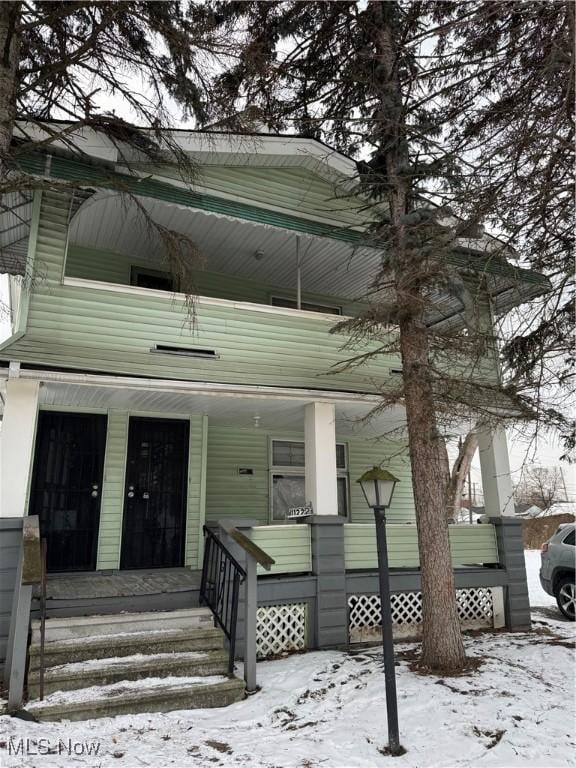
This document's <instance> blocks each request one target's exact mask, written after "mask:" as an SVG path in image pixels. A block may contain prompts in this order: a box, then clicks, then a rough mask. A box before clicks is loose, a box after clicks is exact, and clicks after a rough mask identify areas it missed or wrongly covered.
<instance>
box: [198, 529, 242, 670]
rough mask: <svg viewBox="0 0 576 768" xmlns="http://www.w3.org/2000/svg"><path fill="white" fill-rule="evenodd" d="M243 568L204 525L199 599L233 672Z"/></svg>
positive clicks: (229, 668)
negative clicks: (221, 637)
mask: <svg viewBox="0 0 576 768" xmlns="http://www.w3.org/2000/svg"><path fill="white" fill-rule="evenodd" d="M245 579H246V571H245V570H244V568H242V566H241V565H240V563H239V562H238V561H237V560H236V558H234V557H233V556H232V554H231V553H230V552H229V551H228V549H226V547H225V546H224V544H223V543H222V542H221V541H220V539H218V537H217V536H216V535H215V534H214V533H213V532H212V531H211V530H210V529H209V528H207V527H206V526H204V560H203V563H202V580H201V582H200V602H201V603H204V604H205V605H207V606H208V608H210V610H211V611H212V613H213V614H214V618H215V619H216V622H217V624H218V625H219V626H220V627H221V629H222V631H223V632H224V634H225V635H226V638H227V640H228V648H229V656H228V673H229V674H230V675H231V674H232V673H233V672H234V658H235V653H236V628H237V624H238V598H239V595H240V584H242V582H243V581H244V580H245Z"/></svg>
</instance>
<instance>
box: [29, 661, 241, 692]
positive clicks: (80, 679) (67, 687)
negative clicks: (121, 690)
mask: <svg viewBox="0 0 576 768" xmlns="http://www.w3.org/2000/svg"><path fill="white" fill-rule="evenodd" d="M227 671H228V653H227V652H225V651H223V650H214V651H202V652H194V651H192V652H189V653H186V652H184V653H158V654H143V653H139V654H134V655H132V656H119V657H115V658H104V659H88V660H85V661H81V662H75V663H72V664H60V665H58V666H55V667H49V668H48V669H47V670H46V672H45V675H44V691H45V692H46V693H47V694H51V693H54V692H55V691H73V690H77V689H80V688H85V687H89V686H95V685H109V684H113V683H117V682H120V681H122V680H131V681H134V680H141V681H142V680H144V681H145V680H147V679H150V678H164V679H166V678H169V677H177V678H179V679H184V678H190V677H192V676H193V677H196V676H199V677H202V678H203V679H206V678H207V677H209V676H213V675H221V674H225V673H226V672H227ZM28 691H29V694H30V696H38V695H39V692H40V673H39V671H38V670H32V671H31V672H30V674H29V675H28Z"/></svg>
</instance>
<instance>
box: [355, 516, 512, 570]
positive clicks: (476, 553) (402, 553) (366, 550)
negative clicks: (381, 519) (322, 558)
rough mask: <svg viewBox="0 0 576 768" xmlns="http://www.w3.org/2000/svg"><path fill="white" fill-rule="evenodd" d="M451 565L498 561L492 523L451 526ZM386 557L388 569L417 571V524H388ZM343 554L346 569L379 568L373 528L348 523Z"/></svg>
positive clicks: (494, 562) (483, 563)
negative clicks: (415, 569) (412, 569)
mask: <svg viewBox="0 0 576 768" xmlns="http://www.w3.org/2000/svg"><path fill="white" fill-rule="evenodd" d="M448 530H449V534H450V550H451V553H452V565H453V566H454V567H455V568H457V567H459V566H463V565H487V564H490V565H492V564H497V563H498V562H499V554H498V543H497V541H496V529H495V528H494V525H492V524H488V523H486V524H483V525H450V526H449V529H448ZM387 534H388V558H389V565H390V567H391V568H417V567H418V566H419V565H420V558H419V555H418V535H417V531H416V525H414V524H412V525H408V524H404V525H400V524H397V525H394V524H392V525H388V526H387ZM344 554H345V561H346V569H347V570H361V569H370V568H377V567H378V556H377V551H376V536H375V533H374V525H367V524H359V523H349V524H346V525H345V526H344Z"/></svg>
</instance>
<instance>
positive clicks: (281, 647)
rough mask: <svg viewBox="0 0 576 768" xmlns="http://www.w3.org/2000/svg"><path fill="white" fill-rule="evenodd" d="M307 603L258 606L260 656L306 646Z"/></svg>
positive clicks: (257, 639) (257, 645)
mask: <svg viewBox="0 0 576 768" xmlns="http://www.w3.org/2000/svg"><path fill="white" fill-rule="evenodd" d="M307 613H308V611H307V605H306V603H287V604H284V605H263V606H261V607H260V608H258V614H257V624H256V653H257V655H258V658H260V659H262V658H264V657H266V656H276V655H278V654H279V653H286V652H289V651H302V650H304V648H306V622H307Z"/></svg>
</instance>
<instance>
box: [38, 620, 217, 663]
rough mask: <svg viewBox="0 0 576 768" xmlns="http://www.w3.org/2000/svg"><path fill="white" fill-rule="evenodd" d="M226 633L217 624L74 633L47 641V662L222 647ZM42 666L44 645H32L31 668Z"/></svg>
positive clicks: (68, 661)
mask: <svg viewBox="0 0 576 768" xmlns="http://www.w3.org/2000/svg"><path fill="white" fill-rule="evenodd" d="M223 646H224V635H223V633H222V630H220V629H216V628H214V627H205V628H198V629H170V630H159V629H153V630H145V631H138V632H126V633H124V632H119V633H117V634H109V635H96V636H88V637H78V638H76V637H74V638H71V639H69V640H54V641H52V642H49V643H46V645H45V649H44V666H45V668H48V667H55V666H61V665H63V664H69V663H72V662H79V661H87V660H89V659H108V658H111V657H116V656H133V655H134V654H137V653H141V654H146V655H151V654H156V653H180V652H183V651H212V650H222V648H223ZM39 666H40V645H39V643H32V645H31V646H30V649H29V667H28V668H29V672H32V671H34V670H37V669H38V668H39Z"/></svg>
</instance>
